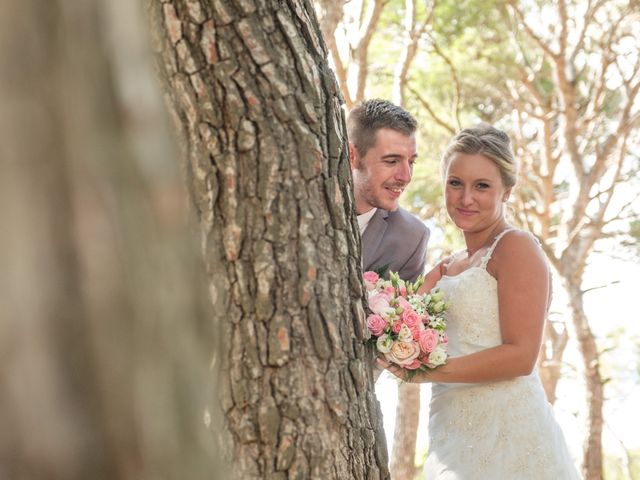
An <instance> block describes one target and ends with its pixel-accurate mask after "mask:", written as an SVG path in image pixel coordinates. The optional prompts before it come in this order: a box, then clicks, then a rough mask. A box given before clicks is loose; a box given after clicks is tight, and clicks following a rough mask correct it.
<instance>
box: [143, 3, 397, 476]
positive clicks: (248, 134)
mask: <svg viewBox="0 0 640 480" xmlns="http://www.w3.org/2000/svg"><path fill="white" fill-rule="evenodd" d="M150 6H151V14H152V19H153V23H154V25H155V27H156V32H157V43H156V48H157V49H158V51H159V53H160V55H161V65H160V67H161V70H162V73H163V77H164V78H165V80H166V84H167V91H168V94H169V96H170V97H171V103H172V105H173V108H174V117H175V119H176V123H177V126H178V129H179V130H180V132H181V135H182V137H183V140H184V144H185V146H186V149H187V170H188V175H189V178H190V182H189V184H190V189H191V192H192V197H193V201H194V204H195V205H196V209H197V213H198V217H199V219H200V225H201V230H202V233H203V247H204V254H205V262H206V267H207V273H208V278H209V291H210V293H211V298H212V300H213V305H214V312H215V319H216V329H217V330H218V331H219V332H220V334H221V336H222V338H223V350H222V354H221V356H220V358H219V364H218V365H219V367H218V368H220V370H221V371H222V372H223V374H222V375H223V381H224V385H225V390H224V392H223V398H222V407H223V410H224V414H225V418H226V433H227V435H226V442H225V443H226V444H227V445H229V446H230V449H231V450H232V451H231V452H230V453H231V456H232V458H233V461H234V465H235V471H234V473H235V475H236V476H237V477H238V478H242V479H250V478H256V479H257V478H260V479H262V478H270V479H274V480H275V479H284V478H336V479H337V478H352V479H363V478H367V479H369V478H388V471H387V455H386V449H385V441H384V436H383V431H382V423H381V419H380V415H379V412H378V404H377V402H376V400H375V396H374V392H373V382H372V375H371V370H370V367H369V366H368V362H369V356H368V355H369V354H368V351H367V350H366V349H365V347H364V344H363V340H364V332H363V321H364V311H363V308H362V295H363V291H362V284H361V273H362V272H361V268H360V250H359V241H358V238H359V237H358V236H357V235H356V233H355V232H356V231H357V224H356V219H355V215H354V207H353V196H352V190H351V189H352V186H351V181H350V170H349V162H348V158H347V156H348V150H347V148H346V138H345V133H344V132H345V130H344V119H343V112H342V110H341V107H340V101H339V92H338V87H337V85H336V83H335V79H334V76H333V73H332V71H331V69H330V68H329V66H328V63H327V51H326V47H325V45H324V41H323V40H322V36H321V34H320V30H319V26H318V23H317V21H316V19H315V15H314V12H313V10H311V6H310V5H309V4H307V3H299V2H291V3H283V2H281V1H268V2H255V3H254V2H237V1H216V2H212V1H179V0H174V1H164V2H159V1H153V2H151V3H150Z"/></svg>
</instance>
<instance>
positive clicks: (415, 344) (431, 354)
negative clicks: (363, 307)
mask: <svg viewBox="0 0 640 480" xmlns="http://www.w3.org/2000/svg"><path fill="white" fill-rule="evenodd" d="M389 277H390V279H389V280H384V279H382V278H380V276H379V275H378V274H377V273H376V272H365V274H364V283H365V287H366V289H367V300H368V304H369V310H371V312H372V313H371V315H369V316H368V317H367V326H368V327H369V331H370V332H371V335H372V341H375V343H376V348H377V350H378V351H379V352H380V353H382V354H383V355H384V356H385V358H386V359H387V361H389V362H393V363H395V364H396V365H398V366H400V367H402V368H406V369H407V370H418V369H421V370H427V369H432V368H435V367H437V366H439V365H443V364H444V363H445V362H446V360H447V342H448V340H447V334H446V333H445V327H446V311H447V304H446V302H445V299H444V294H443V293H442V292H441V291H440V289H438V288H434V289H432V290H431V291H430V292H429V293H425V294H418V293H417V292H418V289H419V288H420V286H421V285H422V283H423V282H424V278H423V277H420V278H418V280H417V281H416V282H415V283H411V282H405V281H404V280H402V279H400V277H399V276H398V274H397V273H393V272H392V273H390V275H389Z"/></svg>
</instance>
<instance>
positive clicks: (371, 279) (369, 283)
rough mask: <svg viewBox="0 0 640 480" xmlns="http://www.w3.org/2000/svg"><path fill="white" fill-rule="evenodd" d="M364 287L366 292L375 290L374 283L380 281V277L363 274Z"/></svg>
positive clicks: (372, 274) (372, 273) (375, 274)
mask: <svg viewBox="0 0 640 480" xmlns="http://www.w3.org/2000/svg"><path fill="white" fill-rule="evenodd" d="M363 277H364V286H365V287H366V289H367V290H374V289H375V288H376V283H378V280H380V277H379V276H378V274H377V273H376V272H371V271H369V272H364V275H363Z"/></svg>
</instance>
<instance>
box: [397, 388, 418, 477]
mask: <svg viewBox="0 0 640 480" xmlns="http://www.w3.org/2000/svg"><path fill="white" fill-rule="evenodd" d="M419 423H420V384H419V383H399V384H398V406H397V407H396V426H395V430H394V432H393V450H392V454H391V467H390V470H391V478H392V479H393V480H413V478H414V477H415V475H416V439H417V436H418V424H419Z"/></svg>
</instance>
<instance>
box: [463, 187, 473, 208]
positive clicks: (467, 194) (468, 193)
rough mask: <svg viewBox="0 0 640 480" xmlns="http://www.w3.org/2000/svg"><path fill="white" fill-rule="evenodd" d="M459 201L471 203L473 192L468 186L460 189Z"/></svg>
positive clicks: (466, 203)
mask: <svg viewBox="0 0 640 480" xmlns="http://www.w3.org/2000/svg"><path fill="white" fill-rule="evenodd" d="M460 201H461V202H462V205H471V204H472V203H473V192H472V190H471V189H470V188H464V189H463V190H462V198H461V199H460Z"/></svg>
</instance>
